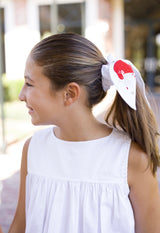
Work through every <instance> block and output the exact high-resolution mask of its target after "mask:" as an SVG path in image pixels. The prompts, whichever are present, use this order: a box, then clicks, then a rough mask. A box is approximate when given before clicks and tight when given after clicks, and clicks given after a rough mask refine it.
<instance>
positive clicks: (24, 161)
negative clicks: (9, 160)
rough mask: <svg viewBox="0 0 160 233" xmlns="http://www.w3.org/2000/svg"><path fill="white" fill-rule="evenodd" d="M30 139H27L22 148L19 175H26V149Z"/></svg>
mask: <svg viewBox="0 0 160 233" xmlns="http://www.w3.org/2000/svg"><path fill="white" fill-rule="evenodd" d="M31 138H32V137H30V138H28V139H27V140H26V141H25V143H24V146H23V151H22V161H21V173H25V174H27V157H28V148H29V144H30V141H31Z"/></svg>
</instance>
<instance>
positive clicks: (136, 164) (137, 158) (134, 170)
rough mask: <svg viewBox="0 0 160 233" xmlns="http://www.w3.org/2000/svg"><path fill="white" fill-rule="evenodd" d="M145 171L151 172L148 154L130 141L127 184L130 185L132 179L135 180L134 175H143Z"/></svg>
mask: <svg viewBox="0 0 160 233" xmlns="http://www.w3.org/2000/svg"><path fill="white" fill-rule="evenodd" d="M146 172H149V173H151V169H150V166H149V159H148V155H147V154H146V153H145V152H144V151H143V150H142V149H141V148H140V146H139V145H138V144H137V143H135V142H132V143H131V147H130V151H129V159H128V183H129V185H130V186H131V185H132V183H133V180H135V178H136V176H139V175H143V174H144V173H146Z"/></svg>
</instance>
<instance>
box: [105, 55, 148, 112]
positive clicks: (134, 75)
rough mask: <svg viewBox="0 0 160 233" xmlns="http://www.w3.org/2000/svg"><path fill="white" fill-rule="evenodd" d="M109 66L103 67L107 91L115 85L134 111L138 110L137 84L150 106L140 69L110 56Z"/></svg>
mask: <svg viewBox="0 0 160 233" xmlns="http://www.w3.org/2000/svg"><path fill="white" fill-rule="evenodd" d="M106 60H107V62H108V64H107V65H102V69H101V73H102V86H103V90H104V91H107V90H108V89H109V88H110V86H111V85H114V86H115V88H116V90H117V91H118V93H119V94H120V96H121V97H122V99H123V100H124V101H125V102H126V103H127V104H128V105H129V106H130V107H131V108H132V109H134V110H136V82H137V83H138V86H139V87H140V89H141V91H142V93H143V94H144V96H145V99H146V101H147V103H148V105H149V106H150V104H149V102H148V100H147V97H146V94H145V84H144V81H143V79H142V77H141V74H140V72H139V71H138V69H137V68H136V67H135V66H134V65H133V64H132V63H131V62H130V61H128V60H123V59H119V60H116V59H114V57H113V56H112V55H111V54H109V55H108V56H107V59H106Z"/></svg>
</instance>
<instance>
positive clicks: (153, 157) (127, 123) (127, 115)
mask: <svg viewBox="0 0 160 233" xmlns="http://www.w3.org/2000/svg"><path fill="white" fill-rule="evenodd" d="M136 107H137V110H136V111H135V110H133V109H131V108H130V107H129V106H128V105H127V104H126V103H125V102H124V100H123V99H122V98H121V96H120V95H119V94H118V93H117V94H116V97H115V100H114V103H113V105H112V106H111V109H110V111H109V113H108V114H107V117H106V122H107V123H108V124H109V125H112V126H114V127H116V128H118V127H120V128H121V129H123V130H124V131H125V132H126V133H127V134H128V135H129V136H130V138H131V140H132V141H134V142H136V143H138V145H139V146H140V147H141V148H142V150H143V151H144V152H146V154H147V155H148V162H149V165H150V167H151V170H152V173H153V174H155V172H156V170H157V167H158V166H160V160H159V148H158V136H159V133H158V126H157V122H156V119H155V116H154V113H153V111H152V109H151V108H150V107H149V105H148V103H147V102H146V99H145V97H144V95H143V94H142V91H141V90H140V88H139V87H138V85H137V87H136ZM110 119H111V122H110Z"/></svg>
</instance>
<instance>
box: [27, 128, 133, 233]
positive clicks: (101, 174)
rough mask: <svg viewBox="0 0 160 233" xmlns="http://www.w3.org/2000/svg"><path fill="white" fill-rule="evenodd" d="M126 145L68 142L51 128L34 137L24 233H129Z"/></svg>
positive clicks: (120, 137)
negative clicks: (57, 135) (57, 136)
mask: <svg viewBox="0 0 160 233" xmlns="http://www.w3.org/2000/svg"><path fill="white" fill-rule="evenodd" d="M130 143H131V141H130V139H129V138H128V136H127V135H126V134H124V133H120V132H119V131H117V130H115V129H113V131H112V133H111V134H110V135H109V136H106V137H104V138H100V139H96V140H91V141H80V142H69V141H63V140H61V139H58V138H56V137H55V135H54V133H53V127H51V128H47V129H43V130H40V131H38V132H36V133H35V134H34V135H33V137H32V139H31V141H30V145H29V149H28V175H27V180H26V231H25V232H26V233H134V232H135V230H134V229H135V226H134V216H133V210H132V207H131V203H130V201H129V198H128V194H129V187H128V184H127V166H128V154H129V149H130Z"/></svg>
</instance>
